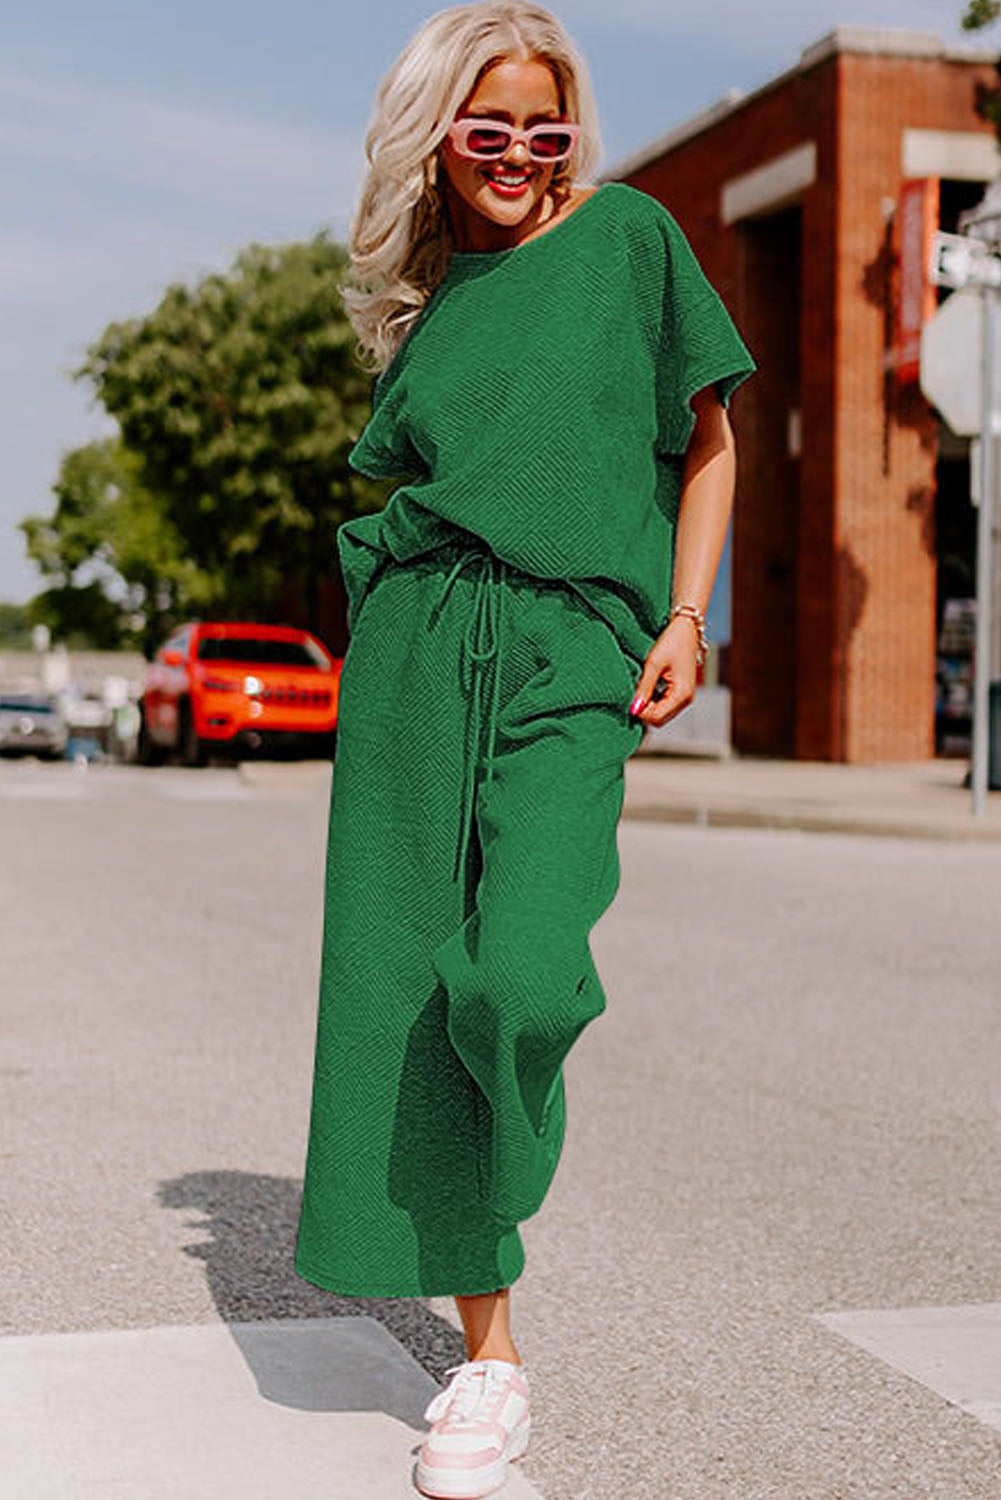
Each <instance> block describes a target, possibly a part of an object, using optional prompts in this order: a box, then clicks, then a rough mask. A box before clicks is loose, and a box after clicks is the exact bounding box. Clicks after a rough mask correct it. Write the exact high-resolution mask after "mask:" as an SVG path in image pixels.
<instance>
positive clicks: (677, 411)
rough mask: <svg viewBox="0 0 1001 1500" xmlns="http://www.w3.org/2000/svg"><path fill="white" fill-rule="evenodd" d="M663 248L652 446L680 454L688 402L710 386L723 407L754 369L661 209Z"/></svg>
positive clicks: (689, 421)
mask: <svg viewBox="0 0 1001 1500" xmlns="http://www.w3.org/2000/svg"><path fill="white" fill-rule="evenodd" d="M662 213H663V216H664V228H665V234H666V238H667V243H668V252H669V253H668V256H667V261H666V266H665V285H664V296H663V304H662V321H661V329H660V342H659V350H658V370H657V377H658V378H657V407H658V409H657V447H658V451H660V452H663V453H677V454H684V452H685V450H686V449H687V447H688V443H689V440H690V438H691V435H692V431H693V429H694V427H695V413H694V412H693V410H692V408H691V405H690V402H691V398H692V396H693V395H694V394H695V393H696V391H701V390H702V389H703V388H704V387H705V386H707V385H712V384H713V383H715V385H716V388H717V391H718V393H719V397H720V400H721V401H722V403H723V405H724V406H725V407H729V405H730V398H731V396H732V395H733V392H734V391H735V390H736V388H737V386H738V385H740V383H741V381H743V380H746V379H747V377H748V376H749V375H752V374H753V373H754V371H755V370H756V369H757V364H756V363H755V360H754V357H753V355H752V354H751V352H750V350H749V349H748V347H747V345H746V344H745V343H744V341H743V339H742V338H741V336H740V334H739V332H738V331H737V328H736V326H735V324H734V322H733V319H732V318H731V317H730V314H729V312H728V311H727V308H726V305H725V303H724V302H723V299H722V298H721V297H720V295H719V293H718V292H717V290H716V288H715V287H714V286H713V284H712V282H711V281H710V280H709V279H708V277H707V276H706V274H705V272H704V271H703V269H702V267H701V265H700V264H699V262H698V259H697V258H696V255H695V252H694V251H693V250H692V247H691V245H690V244H689V243H688V240H687V239H686V237H685V235H684V233H683V231H682V229H681V226H680V225H679V224H678V223H677V221H676V220H675V219H674V218H673V217H672V216H671V215H670V214H669V213H668V211H667V210H666V209H663V210H662Z"/></svg>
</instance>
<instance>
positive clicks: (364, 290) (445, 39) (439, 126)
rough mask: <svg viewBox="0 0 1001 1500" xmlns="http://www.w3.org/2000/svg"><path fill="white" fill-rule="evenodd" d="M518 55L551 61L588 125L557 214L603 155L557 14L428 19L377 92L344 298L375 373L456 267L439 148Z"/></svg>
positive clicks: (591, 104)
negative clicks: (481, 89)
mask: <svg viewBox="0 0 1001 1500" xmlns="http://www.w3.org/2000/svg"><path fill="white" fill-rule="evenodd" d="M509 57H511V58H517V59H518V60H521V61H529V60H533V59H537V60H539V61H540V62H544V63H546V64H547V65H548V67H549V68H550V70H551V72H552V74H553V77H554V78H555V80H556V84H557V87H558V89H559V91H560V94H561V106H562V110H563V114H564V117H565V118H566V119H569V120H573V121H575V122H576V123H577V124H579V125H580V127H581V130H580V136H579V138H578V142H577V147H576V150H575V151H574V152H572V153H571V155H570V156H568V157H567V158H566V159H565V160H564V161H561V162H558V163H557V164H556V167H555V168H554V171H553V178H552V185H551V187H550V192H551V193H552V195H553V198H554V201H555V205H556V208H557V210H558V209H559V207H560V206H561V204H562V203H564V202H565V201H566V199H567V198H568V197H569V196H570V193H571V188H572V184H573V182H574V180H575V179H576V178H578V177H584V178H586V177H587V176H588V175H589V174H590V173H591V172H592V171H593V169H594V168H595V167H596V166H597V164H598V162H599V160H600V158H601V155H602V149H603V148H602V144H601V139H600V135H599V130H598V114H597V108H596V106H595V101H594V93H593V90H592V87H591V80H590V75H589V72H588V68H587V64H586V63H585V61H584V59H583V57H582V55H581V54H580V52H579V51H578V49H577V47H576V46H575V45H574V43H573V41H572V40H571V39H570V37H569V36H568V34H567V32H566V31H565V29H564V27H563V25H562V23H561V22H560V21H559V20H558V19H557V18H556V16H554V15H553V14H552V12H551V11H548V10H546V9H544V7H543V6H541V5H533V4H531V3H530V0H477V3H474V4H471V5H455V6H451V7H449V9H447V10H441V11H438V12H437V13H436V14H435V15H433V16H430V17H429V18H428V19H427V20H426V21H425V22H423V24H422V25H421V26H420V28H419V30H418V31H417V32H416V33H415V34H414V36H413V37H412V38H411V40H410V42H409V43H408V44H407V46H406V47H405V48H404V50H403V52H402V53H401V54H400V56H399V57H398V58H397V60H396V62H395V63H394V64H393V66H392V67H391V68H390V70H389V72H388V73H387V74H386V75H385V77H384V78H383V80H382V82H381V83H380V85H379V89H378V93H377V95H376V103H375V109H374V111H373V114H372V118H371V121H370V123H369V127H368V130H367V132H366V135H365V155H366V157H367V159H368V163H369V169H368V173H367V175H366V177H365V180H364V182H363V184H362V189H361V195H360V198H359V200H358V204H357V207H356V209H355V211H354V215H353V218H352V222H351V228H350V234H349V244H348V248H349V252H350V257H351V269H350V271H349V273H348V276H347V278H346V280H345V283H344V285H343V287H342V296H343V300H344V307H345V311H346V312H347V315H348V318H349V320H350V322H351V326H352V327H353V329H354V331H355V334H356V336H357V340H358V351H357V353H358V360H359V363H360V364H361V365H362V367H363V368H365V369H367V370H369V371H372V372H375V371H380V370H383V369H385V367H386V365H388V364H389V362H390V360H391V359H392V357H393V355H394V354H395V352H396V350H397V348H398V347H399V345H400V344H401V343H402V342H403V340H404V339H405V338H406V335H407V333H408V332H409V330H410V328H411V326H412V325H413V323H414V322H416V320H417V318H418V317H419V316H420V313H421V309H422V308H423V306H424V304H425V302H426V301H427V299H428V298H429V297H430V296H431V294H432V292H433V291H434V289H435V287H436V286H437V285H438V283H439V281H440V280H441V278H442V277H443V276H444V274H445V271H446V270H447V268H448V262H449V260H450V259H451V255H452V251H453V250H454V248H455V238H454V233H453V229H452V225H451V221H450V219H449V215H448V212H447V208H446V204H445V200H444V195H443V193H442V190H441V187H440V186H439V176H440V175H444V168H442V167H441V164H440V154H439V148H440V146H441V143H442V141H443V140H444V139H445V136H446V135H447V133H448V129H449V126H450V125H451V124H452V121H453V120H454V118H455V116H456V114H457V113H458V111H459V108H460V107H461V105H462V104H463V102H464V100H465V99H466V98H468V96H469V95H470V94H471V93H472V92H473V90H474V89H475V88H476V86H477V84H478V83H479V81H480V78H481V76H482V75H483V74H484V73H485V72H486V71H487V69H488V68H489V67H490V66H491V65H492V64H494V63H497V62H500V61H501V60H502V59H504V58H509Z"/></svg>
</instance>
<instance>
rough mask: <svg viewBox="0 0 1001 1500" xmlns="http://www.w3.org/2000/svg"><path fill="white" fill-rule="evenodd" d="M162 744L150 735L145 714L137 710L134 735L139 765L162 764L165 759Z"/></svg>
mask: <svg viewBox="0 0 1001 1500" xmlns="http://www.w3.org/2000/svg"><path fill="white" fill-rule="evenodd" d="M165 758H166V757H165V752H164V749H163V746H162V745H158V744H157V743H156V741H155V740H153V739H152V738H151V737H150V732H149V729H148V727H147V725H146V714H145V712H144V711H143V710H142V709H140V710H139V732H138V734H137V736H136V760H137V761H138V762H139V764H140V765H141V766H162V765H163V762H164V759H165Z"/></svg>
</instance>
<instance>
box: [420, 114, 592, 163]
mask: <svg viewBox="0 0 1001 1500" xmlns="http://www.w3.org/2000/svg"><path fill="white" fill-rule="evenodd" d="M579 135H580V126H579V125H575V124H573V123H572V122H571V121H569V120H554V121H552V123H550V124H545V123H544V124H541V125H533V126H531V128H530V129H528V130H515V128H514V126H513V125H508V124H507V122H506V121H504V120H488V119H486V118H485V117H482V116H471V115H467V116H466V117H465V118H464V119H462V120H455V121H453V123H452V125H451V126H450V127H449V131H448V138H449V140H450V141H451V142H452V145H453V147H454V149H455V150H456V151H457V152H458V153H459V155H460V156H468V157H471V158H472V159H473V160H475V161H494V160H496V159H497V158H498V157H501V156H503V155H504V154H505V153H506V152H507V151H509V150H510V149H511V146H512V145H513V144H514V142H515V141H524V142H525V144H526V145H527V147H528V153H529V155H530V156H531V157H532V159H533V160H534V161H545V162H551V161H563V159H564V158H565V157H567V156H569V155H570V153H571V151H572V150H573V148H574V147H575V146H576V144H577V139H578V137H579Z"/></svg>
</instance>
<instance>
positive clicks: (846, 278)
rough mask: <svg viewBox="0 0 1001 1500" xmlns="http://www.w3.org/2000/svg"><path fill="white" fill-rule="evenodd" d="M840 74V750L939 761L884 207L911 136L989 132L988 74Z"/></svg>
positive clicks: (932, 561)
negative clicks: (888, 306) (984, 114)
mask: <svg viewBox="0 0 1001 1500" xmlns="http://www.w3.org/2000/svg"><path fill="white" fill-rule="evenodd" d="M839 71H840V106H841V107H840V112H839V117H840V131H839V138H840V168H841V170H840V174H839V180H840V184H841V192H840V196H839V200H838V236H839V244H840V255H839V257H838V272H837V275H838V286H837V295H838V307H839V314H838V319H837V345H836V351H835V357H836V380H837V387H838V400H837V402H836V404H835V408H834V420H835V446H834V451H835V478H834V488H835V495H836V507H837V536H836V538H835V545H836V549H837V558H838V575H839V587H838V610H837V651H838V656H839V658H840V661H841V663H842V668H841V671H840V672H839V674H838V676H839V684H840V703H839V721H840V722H839V727H838V734H837V737H836V739H835V751H836V754H837V755H838V757H839V758H841V759H844V760H849V761H887V760H918V759H924V758H926V757H928V756H930V755H932V754H933V753H934V734H933V713H934V672H935V577H936V541H935V460H936V455H937V443H936V421H935V417H934V414H933V412H932V410H931V408H930V407H929V405H928V403H927V402H926V401H925V400H924V398H923V397H922V396H921V394H920V391H919V390H918V389H917V387H914V386H912V387H909V388H908V387H901V388H897V387H896V386H895V384H894V382H893V381H892V379H890V380H885V379H884V374H883V370H882V367H881V365H882V356H883V343H884V308H883V299H882V295H881V282H882V268H883V257H884V254H885V251H884V250H883V247H882V240H883V235H884V225H883V219H882V217H881V214H880V199H881V198H882V197H884V196H886V197H889V198H892V199H894V200H896V201H899V194H900V184H901V180H902V166H901V143H902V135H903V130H904V129H905V128H906V127H911V128H914V127H917V128H924V129H938V130H975V129H978V128H979V129H983V130H985V132H986V133H987V134H989V133H990V127H988V126H985V125H984V124H983V122H982V121H979V120H978V119H977V117H976V115H975V113H974V110H973V105H972V100H973V92H974V78H975V76H982V77H983V80H984V82H988V83H989V82H992V81H993V72H992V70H991V69H990V68H987V67H983V66H979V65H971V64H968V63H949V62H944V61H942V60H941V59H927V60H925V59H917V58H899V57H885V56H860V55H851V54H847V55H843V56H842V57H841V58H840V59H839ZM896 247H897V240H896V235H895V236H894V251H895V252H896ZM894 285H896V268H895V266H894Z"/></svg>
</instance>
